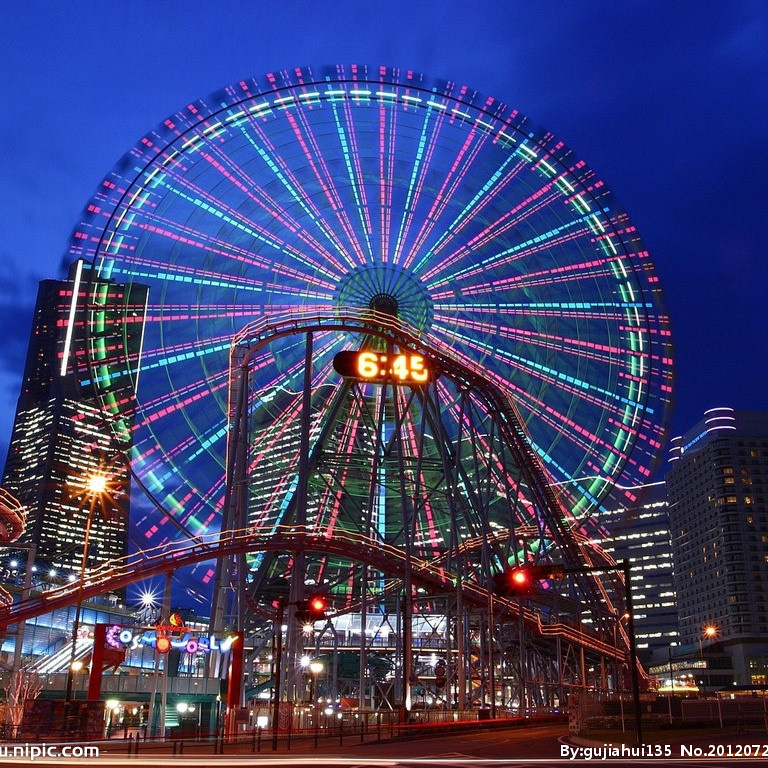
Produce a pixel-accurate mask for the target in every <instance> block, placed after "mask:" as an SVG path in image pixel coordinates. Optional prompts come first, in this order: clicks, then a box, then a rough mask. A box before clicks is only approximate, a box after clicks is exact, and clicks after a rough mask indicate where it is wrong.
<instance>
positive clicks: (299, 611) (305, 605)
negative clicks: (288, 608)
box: [296, 594, 328, 624]
mask: <svg viewBox="0 0 768 768" xmlns="http://www.w3.org/2000/svg"><path fill="white" fill-rule="evenodd" d="M327 609H328V599H327V598H326V597H325V595H320V594H314V595H310V596H309V597H308V598H307V599H306V600H301V601H300V602H299V603H298V604H297V605H296V619H297V621H299V622H301V623H302V624H314V623H315V622H316V621H322V620H323V619H324V618H325V612H326V610H327Z"/></svg>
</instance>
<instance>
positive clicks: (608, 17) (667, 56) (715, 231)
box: [0, 0, 768, 461]
mask: <svg viewBox="0 0 768 768" xmlns="http://www.w3.org/2000/svg"><path fill="white" fill-rule="evenodd" d="M337 62H340V63H351V62H358V63H364V64H370V65H380V64H384V65H390V66H396V67H400V68H402V69H414V70H417V71H421V72H423V73H425V74H426V75H427V76H428V77H429V78H442V79H446V80H453V81H458V82H459V83H465V84H467V85H469V86H471V87H472V88H474V89H477V90H479V91H480V92H482V93H485V94H487V95H490V96H494V97H496V98H498V99H500V100H501V101H504V102H506V103H507V104H508V105H510V106H512V107H515V108H517V109H519V110H520V111H521V112H523V113H524V114H527V115H528V116H529V117H530V118H531V119H532V120H533V121H534V122H535V123H537V124H539V125H541V126H544V127H545V128H547V129H549V130H550V131H552V132H553V133H554V134H555V135H556V136H557V137H558V138H559V139H561V140H562V141H564V142H565V143H566V144H568V145H569V146H570V147H571V148H572V149H573V150H574V151H575V153H576V154H577V155H578V156H579V157H581V158H582V159H584V160H586V162H587V163H588V164H589V165H591V166H592V167H593V168H594V169H595V170H596V171H597V173H598V175H599V176H600V177H602V178H603V179H604V180H605V181H606V183H607V184H608V186H609V187H610V188H611V189H612V190H613V191H614V193H615V194H616V196H617V198H618V201H619V203H620V205H621V206H622V207H624V208H625V209H626V210H627V211H628V213H629V214H630V216H631V218H632V220H633V222H634V223H635V224H636V226H637V227H638V229H639V231H640V233H641V235H642V237H643V239H644V240H645V243H646V246H647V247H648V249H649V251H650V252H651V254H652V256H653V259H654V261H655V263H656V266H657V270H658V272H659V275H660V277H661V279H662V283H663V286H664V289H665V293H666V301H667V307H668V310H669V313H670V315H671V317H672V323H673V331H674V337H675V346H676V370H677V383H676V397H675V401H676V402H675V409H674V413H673V419H672V433H673V434H679V433H681V432H684V431H686V430H687V429H689V428H690V427H691V426H692V425H693V424H694V423H695V422H696V421H698V419H699V418H700V417H701V415H702V414H703V412H704V410H706V409H707V408H710V407H713V406H720V405H730V406H733V407H735V408H740V409H768V397H767V396H766V387H765V379H766V376H768V344H767V343H766V337H768V309H766V295H765V294H766V289H768V266H767V264H768V260H767V259H766V255H767V249H766V234H767V233H768V182H767V181H766V179H768V150H767V149H766V140H767V139H768V4H767V3H765V2H764V0H751V1H750V0H731V2H727V3H719V2H688V1H682V0H676V1H675V2H672V3H669V2H653V1H652V0H646V1H645V2H634V1H632V0H622V2H616V0H578V1H576V2H573V1H569V0H562V1H561V2H554V1H542V0H537V1H536V2H527V1H526V2H522V1H519V0H518V1H515V2H513V1H512V0H508V2H501V1H499V2H486V1H484V0H474V1H472V0H466V1H465V2H441V3H438V2H425V1H422V2H415V1H414V0H405V2H401V1H400V0H396V1H395V2H387V3H373V2H365V1H362V0H359V1H358V2H348V1H345V0H316V1H315V2H296V1H294V2H290V3H266V2H259V1H257V0H253V2H222V1H221V0H217V2H215V3H211V2H208V3H201V2H194V1H191V2H185V3H176V2H167V1H165V0H152V2H129V3H104V2H74V1H73V2H68V3H54V2H48V3H44V2H25V3H18V4H14V5H13V9H12V10H8V9H6V10H5V13H4V19H3V23H2V25H0V73H1V74H0V83H2V101H1V103H0V110H1V111H2V112H1V117H0V158H1V160H0V233H1V236H0V259H1V263H2V265H3V268H4V277H3V280H2V283H0V334H2V339H3V344H2V347H1V348H0V350H1V351H0V461H2V460H3V459H4V457H5V453H6V449H7V444H8V441H9V439H10V433H11V428H12V422H13V415H14V411H15V404H16V399H17V397H18V394H19V387H20V382H21V374H22V370H23V364H24V357H25V354H26V347H27V341H28V334H29V325H30V322H31V317H32V311H33V307H34V300H35V295H36V292H37V284H38V282H39V281H40V280H42V279H46V278H60V277H62V276H63V274H64V265H63V261H62V258H63V254H64V252H65V249H66V246H67V242H68V238H69V235H70V232H71V230H72V228H73V227H74V225H75V224H76V223H77V221H78V220H79V214H80V211H81V209H82V207H83V206H84V205H85V203H86V202H87V200H88V198H89V197H90V195H91V193H92V192H93V190H94V189H95V188H96V186H97V184H98V183H99V182H100V180H101V179H102V177H103V176H105V175H106V174H107V172H108V171H109V170H110V168H111V167H112V166H113V165H114V164H115V163H116V162H117V160H118V159H119V158H120V157H121V156H122V155H123V153H124V152H126V151H127V150H128V149H129V148H130V147H131V146H132V145H133V144H134V143H135V142H136V141H137V140H138V139H139V138H140V137H141V136H143V135H144V134H145V133H147V132H148V131H149V130H150V129H151V128H153V127H154V126H155V125H156V124H158V123H159V122H161V120H163V119H164V118H165V117H167V116H168V115H170V114H171V113H172V112H175V111H176V110H177V109H179V108H181V107H183V106H184V105H186V104H187V103H189V102H190V101H192V100H194V99H196V98H199V97H202V96H205V95H207V94H208V93H210V92H212V91H215V90H217V89H219V88H220V87H222V86H225V85H228V84H230V83H233V82H236V81H238V80H239V79H241V78H243V77H248V76H260V75H262V74H264V73H266V72H271V71H276V70H280V69H286V68H293V67H294V66H297V65H323V64H333V63H337Z"/></svg>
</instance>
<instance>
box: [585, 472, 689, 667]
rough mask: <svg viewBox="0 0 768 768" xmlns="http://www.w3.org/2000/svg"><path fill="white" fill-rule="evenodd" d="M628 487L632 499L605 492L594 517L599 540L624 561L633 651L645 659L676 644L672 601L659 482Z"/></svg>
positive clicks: (668, 547) (664, 501) (669, 549)
mask: <svg viewBox="0 0 768 768" xmlns="http://www.w3.org/2000/svg"><path fill="white" fill-rule="evenodd" d="M633 490H634V494H635V495H636V496H637V497H638V501H637V502H636V503H634V504H627V503H626V501H622V502H615V501H614V499H613V497H612V496H609V497H608V500H607V501H606V502H605V507H606V509H605V510H603V511H602V512H601V513H600V518H599V519H600V524H601V525H602V526H603V527H604V529H605V530H606V531H607V535H606V537H605V538H602V539H600V540H599V543H600V544H601V546H602V547H603V549H605V551H606V552H608V553H609V554H610V555H612V556H613V558H614V559H615V560H616V561H617V562H620V561H621V560H624V559H627V560H629V562H630V566H631V574H632V600H633V603H634V607H635V611H634V613H635V634H636V638H637V650H638V654H639V656H640V658H641V659H642V660H643V661H645V662H647V661H649V660H650V659H651V657H652V656H654V655H656V656H659V655H661V654H662V653H663V655H664V656H666V654H667V650H668V648H669V646H670V644H672V645H677V644H678V641H679V637H678V629H677V603H676V602H675V587H674V573H673V567H672V543H671V541H670V533H669V516H668V512H667V499H666V496H665V489H664V484H663V483H654V484H653V485H650V486H647V487H643V488H636V489H633ZM623 496H624V494H622V497H623Z"/></svg>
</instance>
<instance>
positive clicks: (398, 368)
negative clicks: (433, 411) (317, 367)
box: [333, 349, 432, 384]
mask: <svg viewBox="0 0 768 768" xmlns="http://www.w3.org/2000/svg"><path fill="white" fill-rule="evenodd" d="M333 367H334V369H335V370H336V372H337V373H340V374H341V375H342V376H346V377H347V378H351V379H362V380H363V381H393V380H394V381H396V382H402V383H403V384H426V383H427V382H428V381H429V380H430V378H431V376H432V371H431V367H430V362H429V360H427V358H425V357H424V355H419V354H417V353H415V352H396V353H393V354H390V355H387V354H386V353H385V352H376V351H374V350H369V349H365V350H357V351H344V352H339V353H338V354H336V355H335V356H334V358H333Z"/></svg>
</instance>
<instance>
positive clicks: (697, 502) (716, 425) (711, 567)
mask: <svg viewBox="0 0 768 768" xmlns="http://www.w3.org/2000/svg"><path fill="white" fill-rule="evenodd" d="M670 461H671V464H672V468H671V470H670V472H669V473H668V475H667V478H666V482H667V497H668V500H669V519H670V525H671V531H672V546H673V555H674V563H675V586H676V592H677V603H678V615H679V619H680V634H681V639H682V642H683V644H687V645H690V646H692V647H693V648H697V647H698V649H699V653H700V654H701V653H702V646H704V647H706V646H709V645H711V644H712V642H713V641H716V643H717V644H718V646H719V648H720V649H722V650H723V651H724V652H726V653H727V654H728V655H729V656H730V657H731V661H732V668H733V672H734V679H735V681H736V682H737V683H741V684H758V683H761V684H765V682H766V678H767V676H768V412H766V411H734V410H733V409H731V408H713V409H711V410H709V411H707V412H706V413H705V415H704V419H703V420H702V421H701V422H699V423H698V424H697V425H696V426H695V427H694V428H693V429H691V430H690V431H689V432H687V433H686V434H684V435H682V436H680V437H676V438H674V439H673V441H672V445H671V457H670ZM707 627H710V628H714V629H710V630H709V633H710V634H711V636H710V637H705V634H704V633H705V631H706V628H707Z"/></svg>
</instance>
